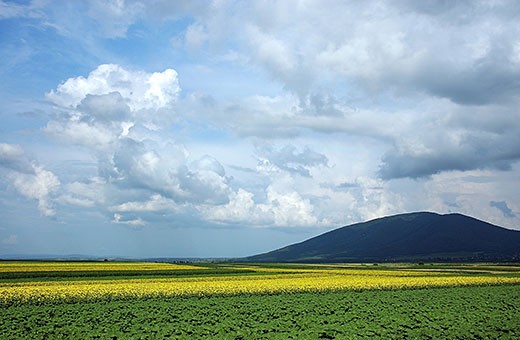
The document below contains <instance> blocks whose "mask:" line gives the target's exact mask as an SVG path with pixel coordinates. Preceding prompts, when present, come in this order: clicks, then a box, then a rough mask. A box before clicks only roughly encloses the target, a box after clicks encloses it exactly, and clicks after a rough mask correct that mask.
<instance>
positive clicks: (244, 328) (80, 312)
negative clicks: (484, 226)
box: [0, 286, 520, 339]
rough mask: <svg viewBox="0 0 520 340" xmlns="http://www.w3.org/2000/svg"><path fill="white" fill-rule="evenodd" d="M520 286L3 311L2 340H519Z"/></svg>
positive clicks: (165, 300)
mask: <svg viewBox="0 0 520 340" xmlns="http://www.w3.org/2000/svg"><path fill="white" fill-rule="evenodd" d="M519 305H520V288H519V287H518V286H486V287H452V288H436V289H418V290H388V291H384V290H383V291H371V290H367V291H360V292H357V291H342V292H322V293H296V294H275V295H237V296H218V295H215V296H206V297H178V298H152V299H129V300H119V301H105V302H93V303H89V302H85V303H72V304H48V305H40V306H36V305H23V306H16V307H10V308H7V309H2V310H0V330H1V331H2V334H3V336H4V337H5V338H32V339H37V338H90V339H95V338H103V339H107V338H112V339H113V338H119V339H128V338H135V339H147V338H169V337H171V338H180V339H193V338H202V337H209V338H219V339H240V338H243V339H278V338H279V339H288V338H299V339H301V338H305V339H318V338H328V339H333V338H342V339H345V338H360V337H363V338H367V337H382V338H403V339H404V338H466V339H469V338H499V337H500V338H505V339H508V338H510V339H514V338H519V337H520V317H519V311H518V306H519Z"/></svg>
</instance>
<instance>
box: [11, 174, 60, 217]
mask: <svg viewBox="0 0 520 340" xmlns="http://www.w3.org/2000/svg"><path fill="white" fill-rule="evenodd" d="M33 170H34V174H28V173H21V172H14V171H13V172H10V173H8V175H7V177H8V179H9V180H10V181H11V183H12V184H13V186H14V187H15V188H16V190H18V192H20V194H22V195H23V196H25V197H28V198H32V199H35V200H37V201H38V209H39V210H40V212H41V214H42V215H44V216H54V214H55V213H56V212H55V210H54V208H53V204H52V202H51V201H50V200H49V194H51V193H52V192H54V191H56V190H57V189H58V188H59V186H60V181H59V179H58V177H56V176H55V175H54V174H53V173H52V172H50V171H48V170H45V169H43V168H42V167H41V166H38V165H33Z"/></svg>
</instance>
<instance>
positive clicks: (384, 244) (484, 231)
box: [244, 211, 520, 263]
mask: <svg viewBox="0 0 520 340" xmlns="http://www.w3.org/2000/svg"><path fill="white" fill-rule="evenodd" d="M244 260H246V261H252V262H325V263H326V262H417V261H438V262H459V261H460V262H482V261H497V262H506V261H507V262H510V261H513V262H517V261H520V231H516V230H510V229H506V228H503V227H500V226H496V225H493V224H491V223H488V222H485V221H481V220H478V219H476V218H473V217H469V216H466V215H463V214H459V213H451V214H443V215H441V214H437V213H433V212H424V211H423V212H413V213H405V214H398V215H391V216H385V217H381V218H376V219H373V220H370V221H366V222H361V223H355V224H351V225H348V226H344V227H340V228H337V229H334V230H331V231H328V232H326V233H323V234H321V235H318V236H315V237H313V238H310V239H308V240H305V241H303V242H299V243H295V244H292V245H288V246H286V247H283V248H280V249H276V250H273V251H270V252H267V253H264V254H258V255H254V256H249V257H247V258H245V259H244Z"/></svg>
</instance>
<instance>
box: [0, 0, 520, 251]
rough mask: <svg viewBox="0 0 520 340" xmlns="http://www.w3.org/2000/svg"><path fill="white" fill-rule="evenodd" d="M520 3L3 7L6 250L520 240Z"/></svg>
mask: <svg viewBox="0 0 520 340" xmlns="http://www.w3.org/2000/svg"><path fill="white" fill-rule="evenodd" d="M519 23H520V5H519V3H518V2H516V1H497V2H490V1H482V2H481V1H448V2H446V1H406V0H403V1H352V2H350V1H179V2H172V1H123V0H119V1H45V0H34V1H19V2H17V1H5V0H4V1H0V31H1V34H0V58H1V60H2V63H0V77H1V79H2V82H1V83H0V84H1V85H0V103H1V106H0V119H1V121H2V123H1V125H0V221H1V222H0V256H6V255H21V254H29V255H39V254H54V255H65V254H88V255H96V256H128V257H164V256H166V257H221V256H226V257H227V256H230V257H233V256H245V255H251V254H255V253H258V252H263V251H268V250H272V249H275V248H277V247H281V246H284V245H286V244H288V243H293V242H298V241H302V240H304V239H306V238H309V237H311V236H314V235H317V234H320V233H323V232H325V231H327V230H331V229H334V228H337V227H340V226H343V225H348V224H351V223H355V222H360V221H365V220H368V219H373V218H377V217H381V216H385V215H390V214H396V213H403V212H410V211H421V210H428V211H434V212H439V213H449V212H459V213H463V214H467V215H471V216H474V217H476V218H480V219H483V220H485V221H488V222H491V223H494V224H498V225H501V226H505V227H508V228H512V229H520V223H519V222H520V219H519V216H520V164H519V162H518V161H519V160H520V123H519V122H520V112H519V109H518V108H519V107H520V24H519Z"/></svg>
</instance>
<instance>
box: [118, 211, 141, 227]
mask: <svg viewBox="0 0 520 340" xmlns="http://www.w3.org/2000/svg"><path fill="white" fill-rule="evenodd" d="M112 223H114V224H123V225H128V226H130V227H134V228H139V227H143V226H145V225H146V222H145V221H143V220H142V219H141V218H140V217H138V218H134V219H131V218H130V219H127V218H125V217H124V216H123V215H121V214H119V213H115V214H114V219H113V220H112Z"/></svg>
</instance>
